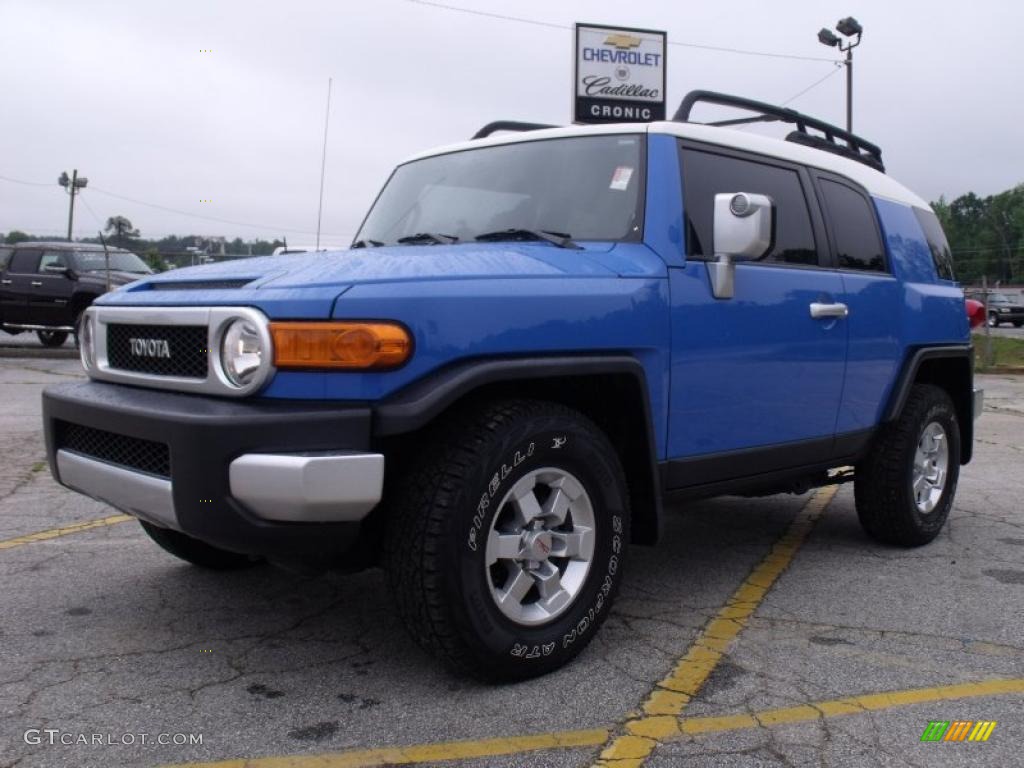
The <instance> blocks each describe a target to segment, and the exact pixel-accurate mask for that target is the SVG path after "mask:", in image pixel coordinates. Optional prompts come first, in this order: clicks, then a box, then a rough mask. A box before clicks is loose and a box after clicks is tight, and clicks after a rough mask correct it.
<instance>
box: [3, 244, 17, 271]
mask: <svg viewBox="0 0 1024 768" xmlns="http://www.w3.org/2000/svg"><path fill="white" fill-rule="evenodd" d="M13 250H14V249H13V248H4V247H3V246H0V270H4V269H7V262H9V261H10V260H11V251H13Z"/></svg>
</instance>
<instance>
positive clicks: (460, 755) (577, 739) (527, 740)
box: [170, 729, 608, 768]
mask: <svg viewBox="0 0 1024 768" xmlns="http://www.w3.org/2000/svg"><path fill="white" fill-rule="evenodd" d="M607 738H608V731H606V730H603V729H597V730H590V731H560V732H558V733H543V734H538V735H536V736H509V737H507V738H503V739H480V740H477V741H451V742H447V743H440V744H416V745H413V746H409V747H384V748H381V749H361V750H353V751H350V752H334V753H331V754H325V755H291V756H289V757H257V758H251V759H248V760H247V759H244V758H240V759H238V760H223V761H219V762H213V763H182V764H181V765H178V766H175V767H170V768H372V766H380V765H415V764H417V763H432V762H438V761H443V760H468V759H472V758H481V757H496V756H498V755H518V754H521V753H523V752H536V751H538V750H542V749H571V748H573V747H597V746H600V745H601V744H604V742H605V741H606V740H607Z"/></svg>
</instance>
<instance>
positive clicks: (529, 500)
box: [484, 467, 595, 626]
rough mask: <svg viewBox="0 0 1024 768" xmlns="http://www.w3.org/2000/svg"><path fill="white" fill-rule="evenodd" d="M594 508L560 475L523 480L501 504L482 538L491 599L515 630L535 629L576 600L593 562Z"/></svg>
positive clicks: (541, 472) (549, 470)
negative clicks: (520, 628)
mask: <svg viewBox="0 0 1024 768" xmlns="http://www.w3.org/2000/svg"><path fill="white" fill-rule="evenodd" d="M594 544H595V525H594V507H593V505H592V504H591V502H590V497H589V496H588V495H587V492H586V490H585V489H584V487H583V484H582V483H581V482H580V481H579V480H577V479H576V478H575V477H574V476H573V475H572V474H570V473H569V472H566V471H565V470H564V469H557V468H555V467H544V468H542V469H536V470H534V471H532V472H530V473H529V474H527V475H525V476H524V477H522V478H521V479H520V480H519V481H518V482H517V483H516V484H515V485H513V486H512V488H511V489H509V491H508V493H506V494H505V497H504V498H503V499H502V500H501V504H500V505H499V507H498V512H497V514H495V516H494V519H493V520H492V521H491V528H490V531H489V532H488V534H487V547H486V550H485V562H484V569H485V571H486V573H487V583H488V585H489V586H490V588H491V598H492V599H493V600H494V604H495V605H497V606H498V608H499V610H501V612H502V613H503V614H505V615H506V616H507V617H508V618H510V619H511V620H512V621H514V622H515V623H516V624H522V625H525V626H536V625H538V624H544V623H546V622H549V621H551V620H552V619H554V618H555V617H556V616H559V615H560V614H561V613H563V612H564V611H565V610H566V609H567V608H568V607H569V606H570V605H572V602H573V601H574V600H575V599H576V598H577V596H579V593H580V591H581V590H582V589H583V585H584V584H585V583H586V580H587V573H588V572H589V571H590V566H591V564H592V562H593V559H594Z"/></svg>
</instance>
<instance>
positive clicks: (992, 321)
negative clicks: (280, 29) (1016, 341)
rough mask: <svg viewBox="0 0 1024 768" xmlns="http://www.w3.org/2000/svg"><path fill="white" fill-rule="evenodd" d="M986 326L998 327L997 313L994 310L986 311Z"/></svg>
mask: <svg viewBox="0 0 1024 768" xmlns="http://www.w3.org/2000/svg"><path fill="white" fill-rule="evenodd" d="M988 327H989V328H998V327H999V315H997V314H996V313H995V312H989V313H988Z"/></svg>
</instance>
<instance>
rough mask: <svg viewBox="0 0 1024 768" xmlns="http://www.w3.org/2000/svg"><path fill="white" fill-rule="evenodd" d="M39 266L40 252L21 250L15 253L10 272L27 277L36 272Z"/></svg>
mask: <svg viewBox="0 0 1024 768" xmlns="http://www.w3.org/2000/svg"><path fill="white" fill-rule="evenodd" d="M37 264H39V251H36V250H31V251H30V250H27V249H24V248H19V249H17V250H15V251H14V255H13V256H12V257H11V266H10V270H9V271H11V272H14V273H16V274H19V275H27V274H30V273H32V272H35V271H36V265H37Z"/></svg>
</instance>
